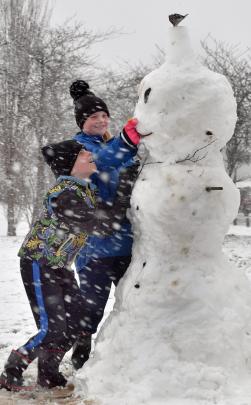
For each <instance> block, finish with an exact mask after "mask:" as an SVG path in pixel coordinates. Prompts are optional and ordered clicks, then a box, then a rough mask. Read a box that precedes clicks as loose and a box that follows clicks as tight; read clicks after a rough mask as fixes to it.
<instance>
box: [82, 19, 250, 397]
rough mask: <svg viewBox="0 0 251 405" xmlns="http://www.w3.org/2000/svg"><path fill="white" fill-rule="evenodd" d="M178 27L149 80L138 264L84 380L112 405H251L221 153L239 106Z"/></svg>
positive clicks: (244, 308) (240, 286)
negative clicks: (226, 247)
mask: <svg viewBox="0 0 251 405" xmlns="http://www.w3.org/2000/svg"><path fill="white" fill-rule="evenodd" d="M176 16H178V17H177V18H178V19H179V15H176ZM174 22H175V24H173V25H174V27H172V28H170V33H169V39H168V49H167V59H166V62H165V63H164V64H163V65H162V66H161V67H160V68H158V69H156V70H154V71H153V72H151V73H150V74H149V75H147V76H146V77H145V78H144V79H143V81H142V83H141V85H140V89H139V100H138V103H137V105H136V109H135V117H136V118H137V119H138V121H139V123H138V126H137V129H138V131H139V132H140V133H141V134H142V135H143V136H142V143H143V144H144V145H145V148H146V150H147V154H146V160H145V161H144V164H143V168H142V171H141V173H140V176H139V178H138V179H137V182H136V185H135V188H134V191H133V195H132V201H131V202H132V209H131V218H132V220H133V229H134V247H133V259H132V262H131V266H130V268H129V270H128V271H127V273H126V275H125V277H124V279H123V280H122V282H120V284H119V286H118V288H117V290H116V303H115V308H114V310H113V312H112V313H111V315H110V316H109V318H108V320H107V321H106V323H105V325H104V327H103V328H102V330H101V332H100V334H99V336H98V341H97V345H96V350H95V355H94V359H91V360H90V361H89V362H88V364H87V365H86V366H85V367H84V369H83V370H82V371H81V372H80V373H79V376H78V377H79V378H78V391H79V393H80V394H82V395H83V396H84V397H85V398H88V399H89V400H93V401H94V403H97V404H101V405H118V404H120V405H140V404H146V405H161V404H165V405H174V404H175V405H191V404H192V405H199V404H203V405H206V404H213V403H217V404H218V405H223V404H224V405H230V404H231V405H237V404H239V403H240V401H241V400H245V399H246V398H248V399H250V397H251V388H250V387H251V385H250V371H251V370H250V368H251V322H250V321H251V289H250V286H249V283H248V280H247V279H246V278H245V276H244V275H243V274H242V273H240V271H238V270H237V269H236V268H234V267H233V266H232V265H231V264H230V263H229V261H228V260H227V259H226V257H225V256H224V255H223V253H222V242H223V239H224V236H225V234H226V232H227V230H228V227H229V224H230V223H231V222H232V220H233V219H234V218H235V216H236V214H237V211H238V206H239V192H238V190H237V189H236V187H235V185H234V184H233V182H232V180H231V179H230V178H229V177H228V175H227V174H226V172H225V169H224V165H223V159H222V155H221V152H220V149H221V148H222V147H223V146H224V145H225V144H226V142H227V141H228V140H229V139H230V138H231V136H232V134H233V131H234V125H235V121H236V103H235V99H234V96H233V92H232V89H231V87H230V85H229V83H228V81H227V79H226V78H225V77H223V76H221V75H219V74H216V73H214V72H211V71H209V70H208V69H207V68H205V67H204V66H202V65H201V64H200V63H199V62H198V61H197V60H196V57H195V55H194V53H193V51H192V49H191V46H190V41H189V36H188V33H187V29H186V28H185V27H180V26H176V25H177V24H176V22H177V20H176V19H175V20H174Z"/></svg>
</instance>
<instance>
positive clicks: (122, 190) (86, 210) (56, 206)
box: [52, 167, 136, 235]
mask: <svg viewBox="0 0 251 405" xmlns="http://www.w3.org/2000/svg"><path fill="white" fill-rule="evenodd" d="M131 170H134V171H135V174H134V179H135V177H136V169H135V167H134V169H131ZM132 177H133V176H132V173H130V170H128V169H127V170H126V172H125V173H122V174H121V176H120V182H119V187H118V190H117V197H116V198H115V201H114V203H113V205H110V204H106V203H105V202H98V203H97V206H96V207H95V208H94V207H89V206H88V205H87V203H86V204H85V203H84V201H83V199H82V198H80V197H78V196H77V195H76V194H75V192H73V191H69V190H66V191H64V192H63V193H62V194H60V195H59V197H58V198H57V199H56V200H54V201H53V203H52V204H53V211H54V213H55V214H56V215H57V216H58V218H59V219H61V220H62V221H63V222H65V223H66V224H67V225H68V226H69V227H70V229H71V231H72V233H75V232H76V231H83V232H86V233H87V234H93V233H96V234H101V235H109V234H111V233H113V232H114V230H115V229H118V226H119V223H120V222H121V221H122V219H123V218H124V217H125V216H126V210H127V208H128V207H129V206H130V196H131V190H132V186H133V183H134V181H132V180H131V179H132ZM134 179H133V180H134Z"/></svg>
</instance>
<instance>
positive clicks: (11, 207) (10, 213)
mask: <svg viewBox="0 0 251 405" xmlns="http://www.w3.org/2000/svg"><path fill="white" fill-rule="evenodd" d="M7 224H8V228H7V236H16V221H15V195H14V191H13V189H12V187H10V188H9V189H8V191H7Z"/></svg>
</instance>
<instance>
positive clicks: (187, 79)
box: [134, 58, 236, 163]
mask: <svg viewBox="0 0 251 405" xmlns="http://www.w3.org/2000/svg"><path fill="white" fill-rule="evenodd" d="M134 116H135V117H136V118H137V119H138V121H139V123H138V125H137V130H138V131H139V132H140V133H141V134H142V136H143V137H142V142H143V143H144V144H145V146H146V147H147V149H148V151H149V153H150V155H151V156H152V157H153V158H154V159H158V160H163V161H166V162H169V163H175V162H177V161H182V160H183V159H186V158H187V157H192V156H193V159H192V161H200V160H203V159H207V160H208V161H209V159H211V160H212V158H213V157H214V156H215V154H217V155H218V154H219V151H220V149H221V148H222V147H224V146H225V144H226V142H227V141H228V140H229V139H230V138H231V136H232V135H233V132H234V126H235V122H236V103H235V99H234V96H233V92H232V89H231V87H230V84H229V83H228V81H227V79H226V78H225V77H224V76H222V75H219V74H217V73H214V72H212V71H210V70H208V69H207V68H206V67H204V66H202V65H201V64H199V63H198V62H196V61H195V59H194V58H191V60H190V59H189V58H187V59H186V60H184V61H182V62H181V63H170V62H168V61H167V62H165V63H164V64H163V65H162V66H161V67H160V68H158V69H156V70H154V71H153V72H151V73H150V74H148V75H147V76H145V78H144V79H143V80H142V82H141V84H140V86H139V99H138V103H137V105H136V109H135V113H134ZM196 151H197V152H196Z"/></svg>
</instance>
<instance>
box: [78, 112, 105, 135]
mask: <svg viewBox="0 0 251 405" xmlns="http://www.w3.org/2000/svg"><path fill="white" fill-rule="evenodd" d="M108 125H109V117H108V115H107V114H106V112H104V111H99V112H95V113H94V114H92V115H90V117H88V118H87V120H86V121H85V123H84V125H83V132H85V133H86V134H87V135H101V136H103V135H104V134H105V133H106V131H107V129H108Z"/></svg>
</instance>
